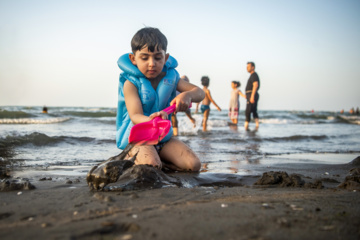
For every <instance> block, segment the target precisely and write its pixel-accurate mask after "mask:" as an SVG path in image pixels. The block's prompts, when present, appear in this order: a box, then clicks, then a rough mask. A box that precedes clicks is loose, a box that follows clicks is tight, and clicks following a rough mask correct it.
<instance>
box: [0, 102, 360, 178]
mask: <svg viewBox="0 0 360 240" xmlns="http://www.w3.org/2000/svg"><path fill="white" fill-rule="evenodd" d="M259 116H260V128H259V129H258V130H257V131H255V130H254V128H255V126H254V123H253V122H251V123H250V131H245V130H244V128H243V123H244V120H245V118H244V113H243V111H241V112H240V117H239V125H238V128H237V129H235V128H234V127H229V124H228V123H229V118H228V112H227V111H221V112H219V111H217V110H214V109H211V111H210V117H209V120H208V131H207V132H203V131H202V126H201V123H202V117H203V116H202V114H199V113H198V114H194V112H193V117H194V118H195V120H196V125H195V126H194V125H193V124H192V123H191V122H190V120H189V119H188V118H187V117H186V115H185V114H184V113H178V114H177V118H178V121H179V136H178V138H179V139H180V140H182V141H183V142H185V143H186V144H187V145H189V146H190V148H192V149H193V150H194V151H195V153H196V154H197V155H198V156H199V158H200V160H201V162H202V172H209V173H236V174H251V169H252V166H256V165H259V164H271V163H279V162H280V163H291V162H304V163H327V164H340V163H347V162H349V161H351V160H352V159H353V158H355V157H356V156H358V155H359V153H360V138H359V136H360V117H359V116H355V115H346V114H339V113H336V112H310V111H309V112H305V111H261V110H260V111H259ZM115 122H116V108H96V107H49V108H48V113H47V114H44V113H42V107H36V106H35V107H21V106H5V107H4V106H3V107H0V161H3V162H5V161H6V164H7V165H8V167H9V168H11V169H12V170H13V171H20V172H31V171H51V173H52V174H59V175H85V174H86V173H87V171H88V170H89V169H90V168H91V166H93V165H96V164H98V163H100V162H102V161H104V160H106V159H108V158H109V157H111V156H114V155H117V154H119V153H120V151H121V150H119V149H117V148H116V143H115V133H116V127H115Z"/></svg>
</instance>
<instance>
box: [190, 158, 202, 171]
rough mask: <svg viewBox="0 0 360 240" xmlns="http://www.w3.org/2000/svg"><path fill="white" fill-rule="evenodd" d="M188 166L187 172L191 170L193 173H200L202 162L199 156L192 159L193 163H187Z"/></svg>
mask: <svg viewBox="0 0 360 240" xmlns="http://www.w3.org/2000/svg"><path fill="white" fill-rule="evenodd" d="M186 165H187V167H186V168H187V169H186V170H189V171H192V172H198V171H200V168H201V162H200V159H199V158H198V157H197V156H194V157H193V158H192V159H191V161H188V162H187V164H186Z"/></svg>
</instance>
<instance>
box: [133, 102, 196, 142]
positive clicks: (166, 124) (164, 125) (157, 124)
mask: <svg viewBox="0 0 360 240" xmlns="http://www.w3.org/2000/svg"><path fill="white" fill-rule="evenodd" d="M190 107H191V104H190ZM175 109H176V104H173V105H171V106H170V107H167V108H165V109H164V110H163V111H164V112H166V113H167V114H171V113H173V112H174V111H175ZM170 127H171V122H170V120H164V119H162V118H161V117H156V118H154V119H152V120H151V121H148V122H143V123H138V124H136V125H134V126H133V127H132V128H131V130H130V135H129V143H131V144H135V145H156V144H158V143H159V142H160V141H161V140H163V138H164V137H165V136H166V135H167V134H168V133H169V131H170Z"/></svg>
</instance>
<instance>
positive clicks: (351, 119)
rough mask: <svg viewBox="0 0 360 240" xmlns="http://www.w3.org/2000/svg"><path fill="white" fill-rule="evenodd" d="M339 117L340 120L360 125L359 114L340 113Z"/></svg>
mask: <svg viewBox="0 0 360 240" xmlns="http://www.w3.org/2000/svg"><path fill="white" fill-rule="evenodd" d="M338 119H340V121H342V122H345V123H351V124H356V125H360V117H359V116H345V115H339V116H338Z"/></svg>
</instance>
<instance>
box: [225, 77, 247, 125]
mask: <svg viewBox="0 0 360 240" xmlns="http://www.w3.org/2000/svg"><path fill="white" fill-rule="evenodd" d="M240 85H241V84H240V82H239V81H232V82H231V88H232V89H233V90H232V91H231V94H230V105H229V117H230V119H231V121H232V123H234V124H238V117H239V111H240V101H239V95H240V96H242V97H243V98H245V99H246V95H245V94H243V93H242V92H241V91H240V90H239V89H238V88H239V87H240Z"/></svg>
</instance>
